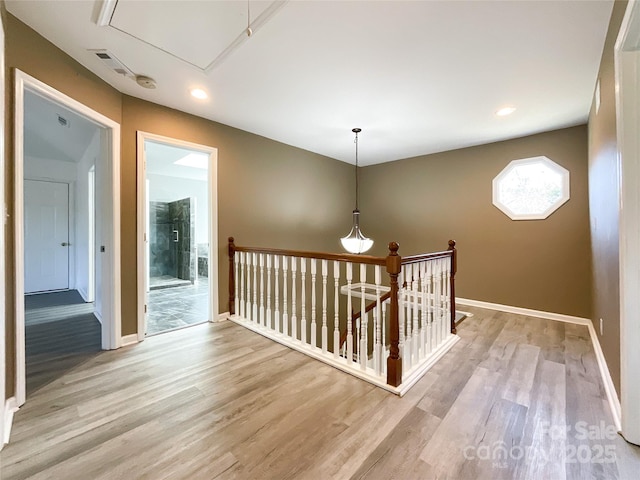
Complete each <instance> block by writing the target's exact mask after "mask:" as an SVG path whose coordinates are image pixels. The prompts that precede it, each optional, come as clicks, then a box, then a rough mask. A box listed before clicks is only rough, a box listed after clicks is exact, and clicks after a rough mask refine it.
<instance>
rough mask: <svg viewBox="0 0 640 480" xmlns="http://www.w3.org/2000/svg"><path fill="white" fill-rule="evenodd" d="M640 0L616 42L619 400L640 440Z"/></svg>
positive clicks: (625, 429)
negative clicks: (639, 377)
mask: <svg viewBox="0 0 640 480" xmlns="http://www.w3.org/2000/svg"><path fill="white" fill-rule="evenodd" d="M639 48H640V2H637V1H636V0H630V1H629V3H628V4H627V9H626V11H625V15H624V18H623V19H622V25H621V26H620V32H619V34H618V39H617V40H616V44H615V47H614V64H615V91H616V129H617V132H616V133H617V140H618V149H619V150H618V181H619V183H620V199H619V200H620V201H619V203H618V205H619V208H620V214H619V225H620V227H619V228H620V230H619V241H620V244H619V252H620V254H619V255H620V256H619V265H620V401H621V405H622V435H623V436H624V438H625V439H626V440H627V441H629V442H631V443H635V444H637V445H640V383H638V381H637V379H638V371H639V370H640V350H638V344H640V328H638V324H639V322H640V320H639V319H638V310H639V309H640V296H638V293H637V292H638V289H640V181H639V178H640V118H639V116H638V112H639V109H638V102H639V101H640V85H639V83H638V69H639V68H640V51H639Z"/></svg>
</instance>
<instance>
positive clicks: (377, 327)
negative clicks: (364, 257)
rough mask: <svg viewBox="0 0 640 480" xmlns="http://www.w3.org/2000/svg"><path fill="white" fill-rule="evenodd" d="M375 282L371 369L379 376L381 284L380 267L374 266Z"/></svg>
mask: <svg viewBox="0 0 640 480" xmlns="http://www.w3.org/2000/svg"><path fill="white" fill-rule="evenodd" d="M374 271H375V274H374V275H375V282H376V309H375V312H376V314H375V316H374V329H375V330H374V334H373V341H374V347H373V368H374V370H375V372H376V375H380V373H381V364H382V345H383V344H382V331H381V328H382V327H381V323H382V305H381V304H380V282H381V272H380V265H376V266H375V269H374Z"/></svg>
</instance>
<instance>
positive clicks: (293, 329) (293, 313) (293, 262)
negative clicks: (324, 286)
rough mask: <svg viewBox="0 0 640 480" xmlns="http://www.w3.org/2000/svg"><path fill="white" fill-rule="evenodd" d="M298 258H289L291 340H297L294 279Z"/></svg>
mask: <svg viewBox="0 0 640 480" xmlns="http://www.w3.org/2000/svg"><path fill="white" fill-rule="evenodd" d="M297 275H298V257H291V338H293V339H294V340H297V339H298V316H297V310H296V278H297Z"/></svg>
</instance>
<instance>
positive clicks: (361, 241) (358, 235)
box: [340, 128, 373, 253]
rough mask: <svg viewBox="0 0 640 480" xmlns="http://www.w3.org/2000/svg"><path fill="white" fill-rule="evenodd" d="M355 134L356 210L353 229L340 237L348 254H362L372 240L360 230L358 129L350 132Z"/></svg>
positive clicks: (370, 244) (370, 245) (369, 246)
mask: <svg viewBox="0 0 640 480" xmlns="http://www.w3.org/2000/svg"><path fill="white" fill-rule="evenodd" d="M351 131H352V132H353V133H355V134H356V139H355V144H356V208H355V209H354V210H353V227H352V228H351V231H350V232H349V235H347V236H346V237H342V238H341V239H340V242H342V246H343V248H344V249H345V250H346V251H347V252H349V253H364V252H366V251H367V250H369V249H370V248H371V247H372V245H373V240H371V239H370V238H367V237H365V236H364V235H363V234H362V231H361V230H360V210H358V133H360V132H361V131H362V129H360V128H354V129H353V130H351Z"/></svg>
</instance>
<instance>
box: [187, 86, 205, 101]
mask: <svg viewBox="0 0 640 480" xmlns="http://www.w3.org/2000/svg"><path fill="white" fill-rule="evenodd" d="M191 96H192V97H195V98H197V99H199V100H205V99H207V98H209V95H207V92H205V91H204V90H202V89H201V88H192V89H191Z"/></svg>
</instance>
